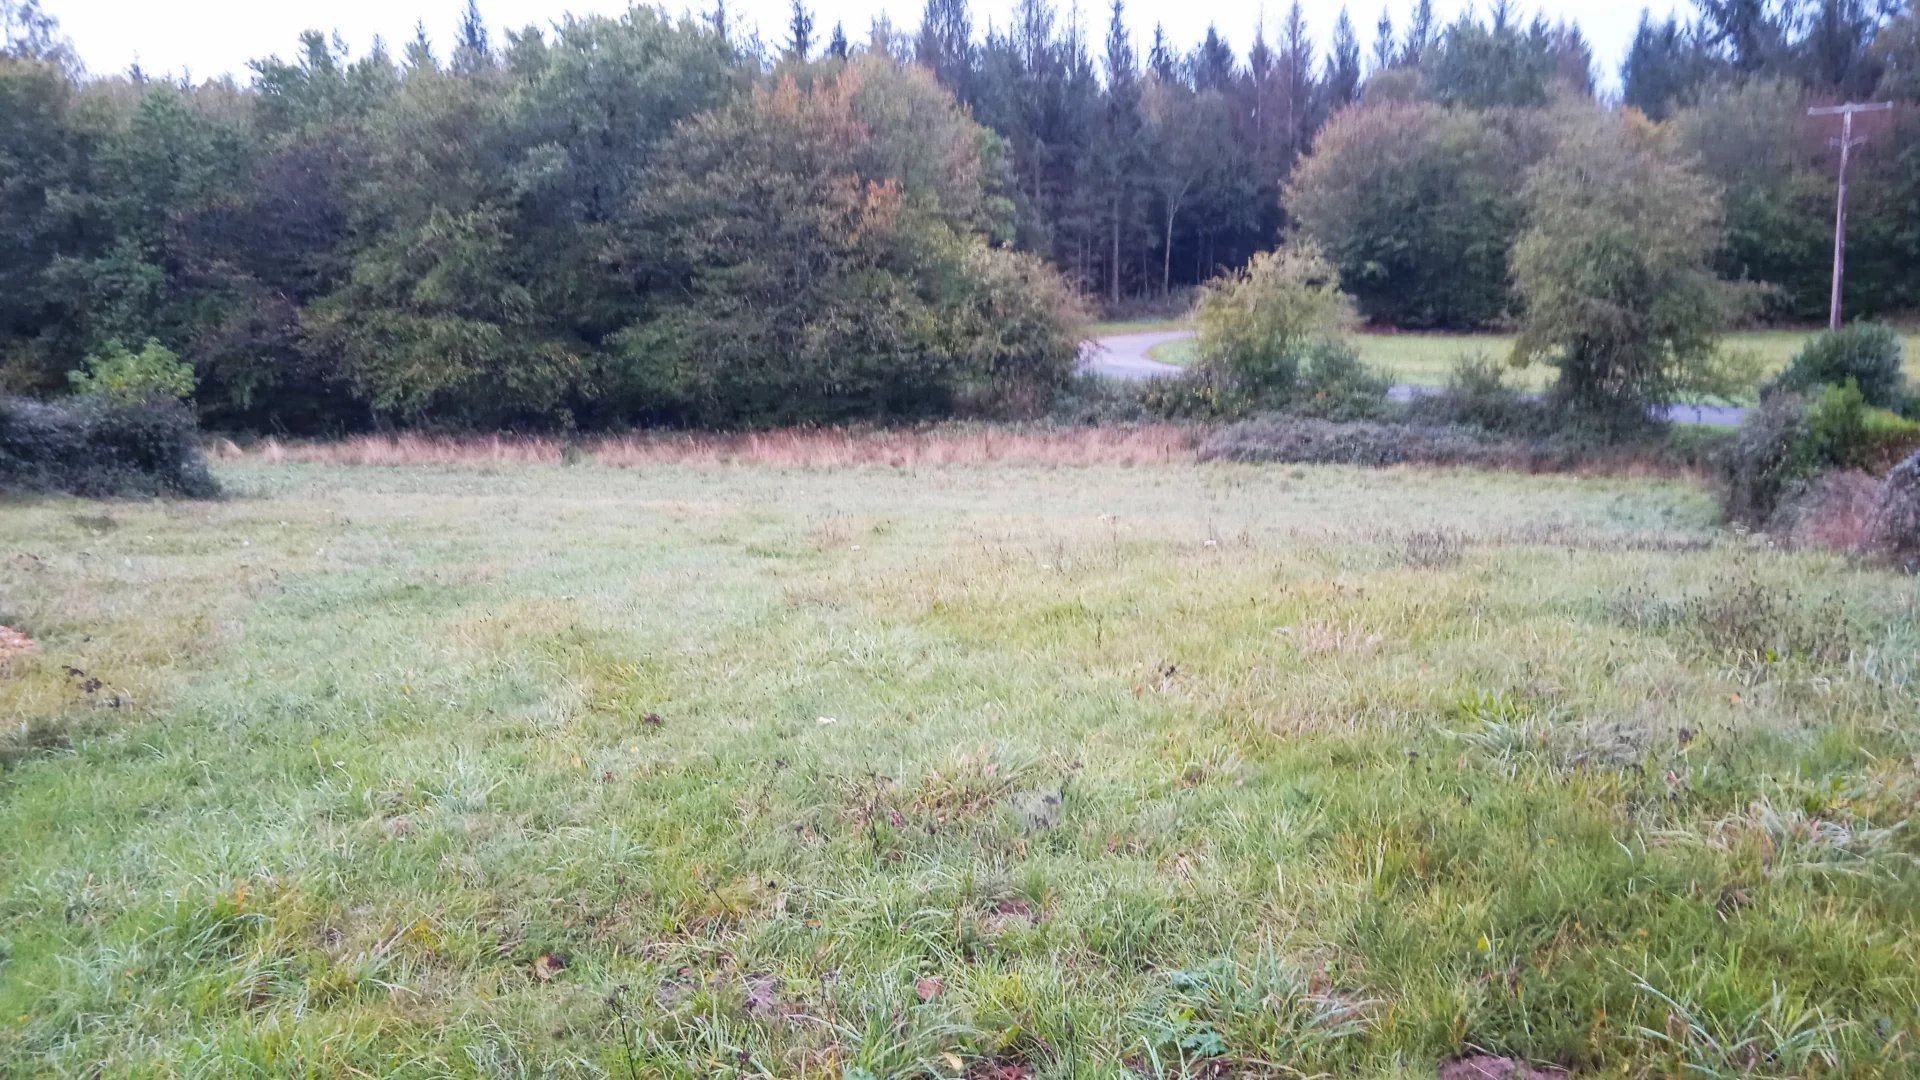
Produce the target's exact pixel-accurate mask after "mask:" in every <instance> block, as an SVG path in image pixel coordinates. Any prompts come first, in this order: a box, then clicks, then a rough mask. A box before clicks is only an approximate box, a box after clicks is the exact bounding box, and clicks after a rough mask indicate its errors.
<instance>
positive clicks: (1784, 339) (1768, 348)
mask: <svg viewBox="0 0 1920 1080" xmlns="http://www.w3.org/2000/svg"><path fill="white" fill-rule="evenodd" d="M1182 325H1183V324H1181V323H1178V322H1162V323H1155V324H1142V325H1139V326H1138V327H1136V328H1135V329H1138V330H1160V329H1167V330H1173V329H1179V328H1180V327H1181V326H1182ZM1115 332H1118V333H1125V332H1131V331H1127V330H1122V331H1115ZM1811 335H1812V331H1806V330H1746V331H1740V332H1737V333H1733V334H1729V335H1727V339H1726V347H1727V348H1730V349H1739V350H1744V351H1748V352H1752V353H1755V354H1757V355H1758V356H1759V357H1760V358H1761V364H1760V367H1761V370H1763V371H1765V372H1766V373H1767V374H1772V373H1773V372H1776V371H1779V370H1780V369H1781V368H1784V367H1786V366H1787V362H1788V361H1790V360H1792V359H1793V355H1794V353H1796V352H1798V351H1799V350H1800V348H1801V346H1802V345H1804V344H1805V343H1806V340H1807V338H1808V337H1810V336H1811ZM1906 341H1907V372H1908V374H1909V375H1910V376H1911V377H1912V378H1914V379H1915V380H1916V381H1920V332H1908V333H1907V334H1906ZM1354 342H1355V344H1356V345H1357V346H1358V347H1359V350H1360V358H1361V359H1362V360H1364V361H1366V362H1367V363H1369V364H1372V365H1374V366H1375V367H1377V368H1379V369H1380V370H1382V371H1386V372H1389V373H1390V374H1391V375H1392V377H1393V381H1394V382H1395V383H1398V384H1404V385H1411V386H1444V385H1446V382H1447V374H1448V372H1449V371H1451V370H1452V368H1453V364H1454V362H1455V361H1456V360H1458V359H1459V358H1460V357H1461V356H1464V355H1472V354H1475V353H1481V354H1485V355H1488V356H1492V357H1496V358H1502V359H1504V358H1505V357H1506V356H1507V354H1508V353H1509V352H1511V351H1512V348H1513V337H1512V336H1511V335H1505V334H1421V333H1391V334H1376V333H1362V334H1357V335H1355V336H1354ZM1149 355H1151V356H1152V357H1153V358H1154V359H1155V360H1159V361H1162V362H1163V363H1168V364H1175V365H1178V366H1180V367H1186V366H1188V365H1189V364H1192V363H1193V362H1194V359H1195V354H1194V347H1193V342H1192V341H1191V340H1187V341H1173V342H1168V343H1166V344H1164V345H1160V346H1158V347H1156V348H1155V349H1153V350H1152V352H1151V353H1150V354H1149ZM1516 375H1517V380H1516V381H1518V382H1519V383H1521V384H1522V385H1526V386H1529V387H1532V388H1535V389H1538V388H1541V387H1544V386H1546V385H1547V384H1548V383H1549V382H1550V381H1551V380H1552V378H1553V369H1552V368H1550V367H1547V366H1545V365H1541V364H1535V365H1533V366H1532V367H1529V368H1525V369H1523V370H1521V371H1519V372H1517V373H1516Z"/></svg>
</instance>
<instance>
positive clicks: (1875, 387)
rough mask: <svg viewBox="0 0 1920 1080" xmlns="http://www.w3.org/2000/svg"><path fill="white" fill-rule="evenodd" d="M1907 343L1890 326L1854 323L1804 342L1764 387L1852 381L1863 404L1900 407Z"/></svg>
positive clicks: (1793, 387) (1809, 386)
mask: <svg viewBox="0 0 1920 1080" xmlns="http://www.w3.org/2000/svg"><path fill="white" fill-rule="evenodd" d="M1905 362H1906V344H1905V342H1903V341H1902V340H1901V338H1900V335H1899V334H1898V333H1896V332H1894V330H1893V329H1892V328H1891V327H1888V326H1882V325H1880V324H1879V323H1855V324H1853V325H1852V326H1847V327H1843V328H1841V329H1839V330H1830V331H1827V332H1825V333H1822V334H1820V335H1818V336H1816V337H1815V338H1813V340H1811V341H1809V342H1807V344H1806V347H1805V348H1803V349H1801V350H1800V352H1799V354H1798V355H1796V356H1795V357H1794V358H1793V362H1792V363H1790V364H1788V365H1787V368H1786V370H1785V371H1782V372H1781V373H1780V374H1779V375H1778V376H1776V377H1775V378H1774V380H1773V382H1772V384H1771V385H1769V387H1768V391H1769V392H1772V391H1776V390H1811V389H1813V388H1814V387H1818V386H1843V385H1845V384H1846V383H1848V382H1852V383H1854V384H1855V385H1857V386H1858V387H1859V388H1860V393H1861V395H1862V396H1863V397H1864V398H1865V400H1866V403H1867V404H1869V405H1872V406H1874V407H1876V408H1881V409H1898V408H1900V407H1901V405H1902V404H1903V402H1904V400H1905V398H1906V384H1907V374H1906V368H1905Z"/></svg>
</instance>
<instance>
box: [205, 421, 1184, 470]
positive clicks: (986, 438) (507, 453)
mask: <svg viewBox="0 0 1920 1080" xmlns="http://www.w3.org/2000/svg"><path fill="white" fill-rule="evenodd" d="M1195 440H1196V436H1195V434H1194V433H1193V432H1192V431H1190V430H1188V429H1186V428H1182V427H1177V426H1175V425H1171V424H1149V425H1142V426H1138V427H1098V428H1093V427H1087V428H1060V429H1045V428H1033V429H1009V428H1002V427H974V426H964V425H953V426H941V427H930V428H914V429H900V430H872V429H859V428H789V429H783V430H779V431H768V432H754V433H738V434H713V433H687V432H675V433H645V434H632V435H618V436H607V437H604V438H593V439H584V440H579V441H568V440H565V439H558V438H551V437H547V436H535V435H529V436H514V435H475V436H431V435H360V436H355V437H353V438H348V439H340V440H333V441H299V442H282V441H280V440H277V439H265V440H261V441H260V442H258V443H253V444H251V445H249V446H246V447H242V446H240V445H239V444H237V443H234V442H232V441H228V440H222V441H221V442H220V443H218V444H217V445H216V446H215V447H214V450H213V455H214V456H215V457H218V458H226V459H244V458H255V459H260V460H265V461H269V462H276V463H277V462H283V461H292V462H309V463H320V464H329V465H374V466H399V465H500V464H549V465H557V464H562V463H566V462H571V461H582V460H584V461H592V462H595V463H598V464H600V465H611V466H639V465H698V466H720V465H784V466H792V467H798V468H841V467H846V466H858V465H880V466H890V467H894V468H908V467H918V466H927V465H985V464H1034V465H1143V464H1149V463H1155V462H1166V461H1175V460H1187V459H1190V458H1191V457H1192V456H1193V452H1194V444H1195Z"/></svg>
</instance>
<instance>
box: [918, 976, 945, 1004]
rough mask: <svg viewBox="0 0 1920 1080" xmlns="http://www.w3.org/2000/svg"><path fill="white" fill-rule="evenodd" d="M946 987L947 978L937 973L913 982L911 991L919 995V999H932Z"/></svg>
mask: <svg viewBox="0 0 1920 1080" xmlns="http://www.w3.org/2000/svg"><path fill="white" fill-rule="evenodd" d="M946 989H947V980H945V979H943V978H941V977H940V976H938V975H929V976H927V977H926V978H924V979H921V980H920V981H919V982H917V983H914V984H913V992H914V993H916V994H919V995H920V1000H921V1001H932V1000H933V999H934V998H937V997H939V996H940V995H941V994H942V993H944V992H945V991H946Z"/></svg>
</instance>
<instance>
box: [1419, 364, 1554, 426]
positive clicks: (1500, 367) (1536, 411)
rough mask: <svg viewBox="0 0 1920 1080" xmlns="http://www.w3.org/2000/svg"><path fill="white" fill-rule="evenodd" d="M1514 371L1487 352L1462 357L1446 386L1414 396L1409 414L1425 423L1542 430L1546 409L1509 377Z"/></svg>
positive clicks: (1449, 376) (1450, 374) (1453, 369)
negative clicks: (1515, 384)
mask: <svg viewBox="0 0 1920 1080" xmlns="http://www.w3.org/2000/svg"><path fill="white" fill-rule="evenodd" d="M1511 370H1512V369H1511V368H1510V367H1508V366H1507V365H1506V364H1504V363H1501V362H1500V361H1498V360H1495V359H1493V358H1492V357H1490V356H1487V355H1485V354H1474V355H1469V356H1462V357H1460V358H1459V359H1458V360H1456V361H1454V364H1453V368H1452V370H1451V371H1449V372H1448V373H1447V385H1446V388H1445V389H1443V390H1441V391H1440V392H1439V393H1437V394H1423V395H1421V396H1420V397H1417V398H1415V399H1414V400H1413V403H1412V404H1411V405H1410V406H1409V407H1408V413H1409V415H1410V416H1411V417H1412V418H1413V419H1414V420H1416V421H1419V422H1424V423H1434V424H1464V425H1466V426H1468V427H1476V428H1482V429H1484V430H1487V431H1498V432H1511V433H1532V432H1537V431H1540V430H1542V429H1543V428H1544V427H1545V425H1546V421H1547V416H1546V410H1545V408H1544V407H1543V406H1542V405H1541V403H1540V401H1539V400H1538V399H1537V398H1534V397H1530V396H1528V395H1527V394H1526V393H1525V392H1524V391H1522V390H1521V389H1520V388H1519V387H1516V386H1514V385H1513V383H1512V382H1510V381H1509V380H1508V378H1507V375H1508V372H1509V371H1511Z"/></svg>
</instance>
